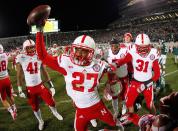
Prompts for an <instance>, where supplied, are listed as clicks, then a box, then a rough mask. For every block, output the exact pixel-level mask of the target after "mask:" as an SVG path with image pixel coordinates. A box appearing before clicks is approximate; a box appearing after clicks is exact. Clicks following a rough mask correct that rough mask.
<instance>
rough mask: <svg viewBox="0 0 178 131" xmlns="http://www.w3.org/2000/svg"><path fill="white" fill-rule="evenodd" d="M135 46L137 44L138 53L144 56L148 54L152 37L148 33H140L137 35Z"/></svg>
mask: <svg viewBox="0 0 178 131" xmlns="http://www.w3.org/2000/svg"><path fill="white" fill-rule="evenodd" d="M135 46H136V50H137V53H138V54H140V55H142V56H145V55H147V54H148V53H149V52H150V50H151V47H150V38H149V37H148V35H146V34H139V35H138V36H137V37H136V40H135Z"/></svg>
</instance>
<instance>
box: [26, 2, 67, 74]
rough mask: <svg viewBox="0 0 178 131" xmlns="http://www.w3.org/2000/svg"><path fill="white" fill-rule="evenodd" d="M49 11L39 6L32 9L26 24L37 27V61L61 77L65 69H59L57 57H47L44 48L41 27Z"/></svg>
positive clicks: (45, 7)
mask: <svg viewBox="0 0 178 131" xmlns="http://www.w3.org/2000/svg"><path fill="white" fill-rule="evenodd" d="M50 10H51V8H50V6H48V5H41V6H38V7H36V8H34V9H33V10H32V11H31V12H30V14H29V16H28V18H27V24H28V25H30V26H31V25H36V26H37V29H38V32H37V34H36V50H37V55H38V57H39V59H40V60H42V62H43V64H45V65H48V66H49V67H50V68H52V69H54V70H56V71H58V72H60V73H62V74H63V75H66V71H65V69H64V68H62V67H60V66H59V64H58V57H52V56H51V55H49V54H48V53H47V51H46V48H45V43H44V36H43V27H44V25H45V22H46V20H47V18H48V17H49V14H50Z"/></svg>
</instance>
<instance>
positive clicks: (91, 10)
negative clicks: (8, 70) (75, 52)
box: [0, 0, 119, 38]
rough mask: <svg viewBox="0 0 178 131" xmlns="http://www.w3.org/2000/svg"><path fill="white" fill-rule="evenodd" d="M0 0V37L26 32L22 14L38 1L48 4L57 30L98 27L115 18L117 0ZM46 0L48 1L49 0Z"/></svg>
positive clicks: (27, 29)
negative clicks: (57, 24)
mask: <svg viewBox="0 0 178 131" xmlns="http://www.w3.org/2000/svg"><path fill="white" fill-rule="evenodd" d="M41 1H42V0H17V1H14V0H4V1H3V3H1V4H0V38H3V37H11V36H21V35H27V34H28V32H29V27H28V26H27V24H26V18H27V16H28V14H29V12H30V11H31V10H32V9H33V8H34V7H36V6H37V5H40V4H48V5H50V6H51V8H52V9H51V15H50V18H56V19H57V20H60V25H61V31H72V30H77V25H78V30H84V29H102V28H106V26H107V24H108V23H110V22H112V21H113V20H115V19H117V18H118V2H119V0H80V1H79V0H43V2H41ZM49 1H50V2H49Z"/></svg>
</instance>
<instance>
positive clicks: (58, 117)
mask: <svg viewBox="0 0 178 131" xmlns="http://www.w3.org/2000/svg"><path fill="white" fill-rule="evenodd" d="M53 115H54V116H55V117H56V118H57V119H58V120H60V121H62V120H63V117H62V116H61V115H60V114H59V113H57V112H56V113H53Z"/></svg>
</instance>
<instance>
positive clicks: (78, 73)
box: [58, 55, 107, 108]
mask: <svg viewBox="0 0 178 131" xmlns="http://www.w3.org/2000/svg"><path fill="white" fill-rule="evenodd" d="M58 63H59V66H60V67H63V68H64V69H65V70H66V72H67V75H65V76H64V78H65V82H66V90H67V94H68V95H69V96H70V97H71V98H72V100H73V101H74V103H75V104H76V106H77V107H78V108H87V107H90V106H92V105H94V104H96V103H98V102H99V101H100V97H99V94H98V90H97V86H98V85H99V80H100V78H101V76H102V73H103V70H104V68H105V67H106V65H107V63H106V62H103V61H98V60H94V61H93V62H92V63H91V64H90V65H89V66H78V65H75V64H73V63H72V62H71V60H70V57H68V56H66V55H61V56H59V57H58Z"/></svg>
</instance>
